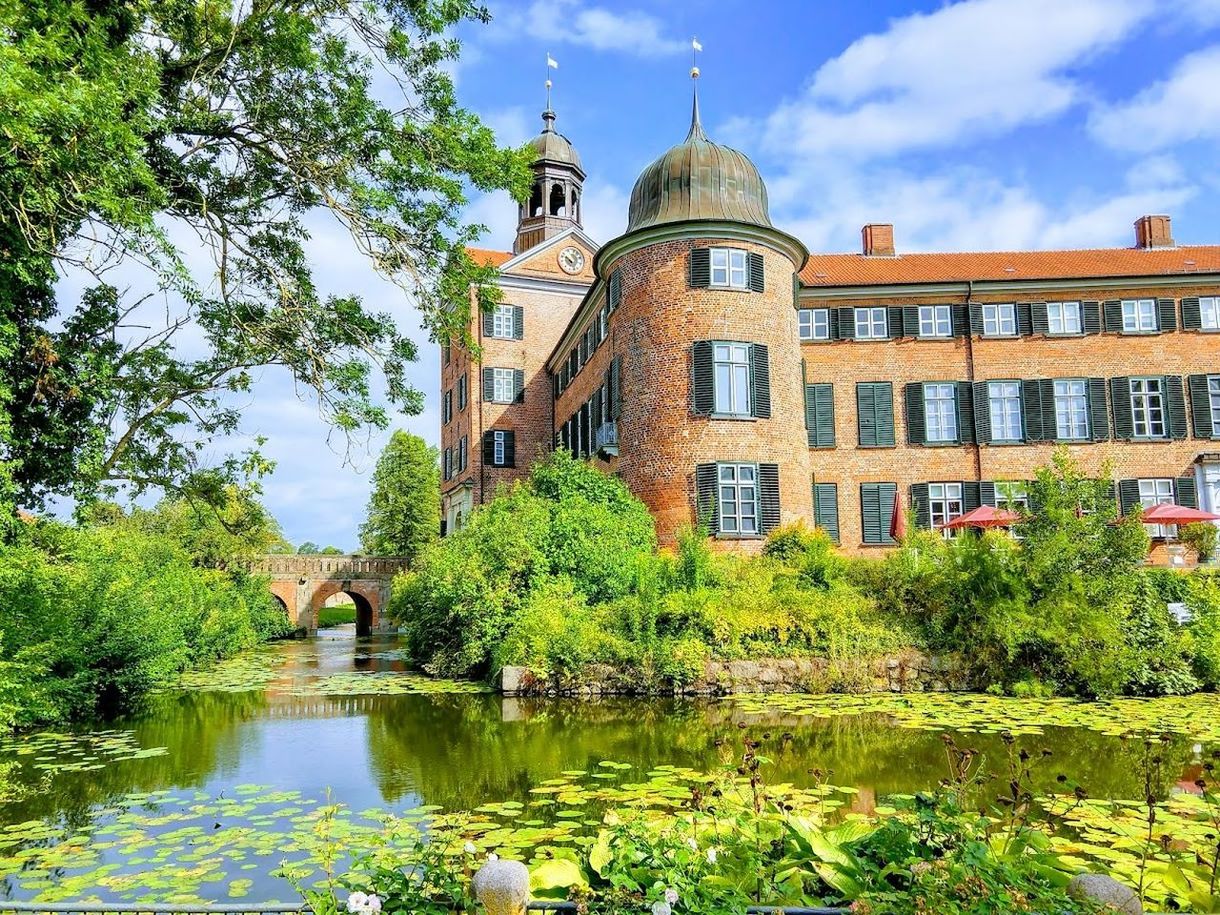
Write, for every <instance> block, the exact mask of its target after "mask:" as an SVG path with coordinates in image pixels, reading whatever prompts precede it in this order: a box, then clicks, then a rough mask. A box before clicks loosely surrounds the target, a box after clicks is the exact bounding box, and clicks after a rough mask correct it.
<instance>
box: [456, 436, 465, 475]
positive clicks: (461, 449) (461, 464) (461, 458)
mask: <svg viewBox="0 0 1220 915" xmlns="http://www.w3.org/2000/svg"><path fill="white" fill-rule="evenodd" d="M457 462H458V467H457V472H458V473H462V472H463V471H465V469H466V436H464V435H463V436H462V437H461V438H460V439H459V440H458V457H457Z"/></svg>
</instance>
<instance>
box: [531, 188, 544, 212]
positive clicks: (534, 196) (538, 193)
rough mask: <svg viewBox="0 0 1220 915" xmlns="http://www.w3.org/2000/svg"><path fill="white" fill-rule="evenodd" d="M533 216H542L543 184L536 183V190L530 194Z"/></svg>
mask: <svg viewBox="0 0 1220 915" xmlns="http://www.w3.org/2000/svg"><path fill="white" fill-rule="evenodd" d="M529 214H530V215H531V216H541V215H543V214H542V185H541V184H535V185H534V190H533V192H532V193H531V194H530V209H529Z"/></svg>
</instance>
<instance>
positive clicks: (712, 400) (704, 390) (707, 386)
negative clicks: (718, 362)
mask: <svg viewBox="0 0 1220 915" xmlns="http://www.w3.org/2000/svg"><path fill="white" fill-rule="evenodd" d="M695 250H696V251H698V250H706V249H699V248H696V249H695ZM715 372H716V367H715V363H714V361H713V354H712V344H711V341H710V340H696V341H695V342H694V344H693V345H692V346H691V410H692V412H694V414H695V415H696V416H711V415H712V410H713V409H714V408H715V406H716V392H715V383H716V378H715Z"/></svg>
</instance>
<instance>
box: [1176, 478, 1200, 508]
mask: <svg viewBox="0 0 1220 915" xmlns="http://www.w3.org/2000/svg"><path fill="white" fill-rule="evenodd" d="M1173 501H1174V502H1176V503H1177V504H1178V505H1181V506H1183V507H1184V508H1198V507H1199V488H1198V486H1196V485H1195V478H1194V477H1178V478H1177V479H1176V480H1174V482H1173Z"/></svg>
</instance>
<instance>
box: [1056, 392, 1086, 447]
mask: <svg viewBox="0 0 1220 915" xmlns="http://www.w3.org/2000/svg"><path fill="white" fill-rule="evenodd" d="M1053 390H1054V396H1055V438H1056V439H1058V440H1059V441H1064V442H1083V441H1088V439H1089V436H1090V434H1091V433H1092V429H1091V428H1090V425H1091V417H1090V416H1089V383H1088V382H1087V381H1085V380H1084V379H1083V378H1056V379H1055V382H1054V389H1053Z"/></svg>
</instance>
